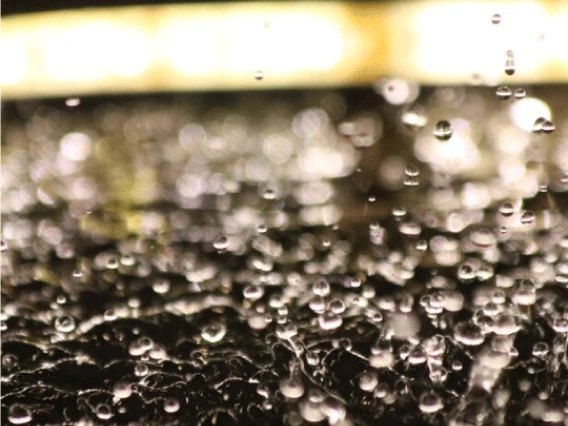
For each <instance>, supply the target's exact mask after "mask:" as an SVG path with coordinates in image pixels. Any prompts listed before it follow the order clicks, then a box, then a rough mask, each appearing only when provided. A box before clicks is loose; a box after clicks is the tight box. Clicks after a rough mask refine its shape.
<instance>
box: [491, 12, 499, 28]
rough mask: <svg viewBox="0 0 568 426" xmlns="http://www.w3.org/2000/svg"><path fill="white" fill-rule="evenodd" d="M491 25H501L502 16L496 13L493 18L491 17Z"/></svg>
mask: <svg viewBox="0 0 568 426" xmlns="http://www.w3.org/2000/svg"><path fill="white" fill-rule="evenodd" d="M491 23H492V24H493V25H498V24H500V23H501V15H500V14H499V13H494V14H493V16H491Z"/></svg>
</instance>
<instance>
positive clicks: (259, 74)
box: [254, 70, 264, 81]
mask: <svg viewBox="0 0 568 426" xmlns="http://www.w3.org/2000/svg"><path fill="white" fill-rule="evenodd" d="M254 78H255V80H258V81H260V80H262V79H263V78H264V71H263V70H256V71H255V72H254Z"/></svg>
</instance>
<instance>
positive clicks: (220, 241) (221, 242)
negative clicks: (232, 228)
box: [213, 235, 229, 251]
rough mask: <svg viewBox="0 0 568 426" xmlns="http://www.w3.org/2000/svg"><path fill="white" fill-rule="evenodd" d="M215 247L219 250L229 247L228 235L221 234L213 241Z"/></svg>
mask: <svg viewBox="0 0 568 426" xmlns="http://www.w3.org/2000/svg"><path fill="white" fill-rule="evenodd" d="M213 247H214V248H215V250H218V251H222V250H226V249H227V247H229V239H228V238H227V237H226V236H224V235H221V236H219V237H217V238H216V239H215V241H213Z"/></svg>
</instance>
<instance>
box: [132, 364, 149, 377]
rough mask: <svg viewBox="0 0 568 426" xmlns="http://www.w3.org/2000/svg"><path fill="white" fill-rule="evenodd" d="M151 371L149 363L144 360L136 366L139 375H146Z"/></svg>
mask: <svg viewBox="0 0 568 426" xmlns="http://www.w3.org/2000/svg"><path fill="white" fill-rule="evenodd" d="M149 371H150V370H149V369H148V365H147V364H145V363H143V362H139V363H138V364H136V365H135V366H134V374H135V375H136V376H137V377H144V376H146V375H147V374H148V373H149Z"/></svg>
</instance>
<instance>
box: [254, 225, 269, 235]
mask: <svg viewBox="0 0 568 426" xmlns="http://www.w3.org/2000/svg"><path fill="white" fill-rule="evenodd" d="M266 231H268V227H267V226H266V225H265V224H264V223H260V224H259V225H258V226H257V227H256V232H258V233H259V234H265V233H266Z"/></svg>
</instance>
